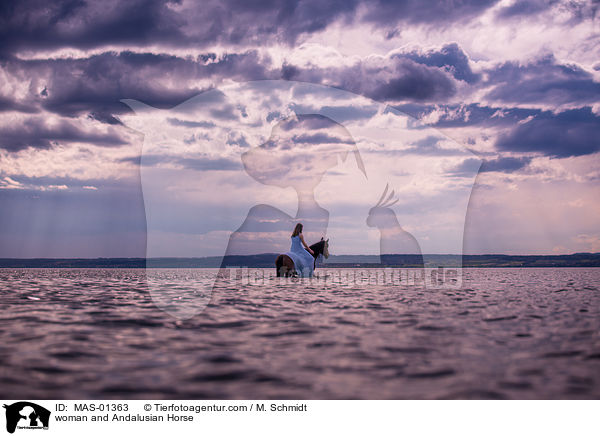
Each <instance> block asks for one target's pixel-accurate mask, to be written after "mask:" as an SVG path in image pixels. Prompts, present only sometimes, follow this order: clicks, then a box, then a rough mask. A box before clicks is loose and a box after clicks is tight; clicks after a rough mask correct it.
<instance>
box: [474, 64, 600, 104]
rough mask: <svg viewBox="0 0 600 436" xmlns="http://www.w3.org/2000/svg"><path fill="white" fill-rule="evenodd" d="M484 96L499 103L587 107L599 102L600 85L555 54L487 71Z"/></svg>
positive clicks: (587, 73) (589, 75)
mask: <svg viewBox="0 0 600 436" xmlns="http://www.w3.org/2000/svg"><path fill="white" fill-rule="evenodd" d="M486 74H487V75H488V80H487V81H486V83H485V84H484V86H491V87H492V89H491V90H490V91H489V92H488V93H487V95H486V96H485V97H486V98H487V99H490V100H492V101H497V102H510V103H523V104H530V103H547V104H551V105H561V104H569V103H575V104H580V105H581V104H585V103H591V102H598V100H599V95H600V83H598V82H596V81H595V80H594V77H593V76H592V74H591V73H590V72H588V71H586V70H584V69H583V68H581V67H580V66H578V65H575V64H562V63H560V62H558V61H557V60H556V59H555V58H554V56H553V55H547V56H544V57H542V58H540V59H537V60H533V61H531V62H528V63H525V64H521V63H518V62H505V63H503V64H500V65H498V66H495V67H494V68H491V69H489V70H487V71H486Z"/></svg>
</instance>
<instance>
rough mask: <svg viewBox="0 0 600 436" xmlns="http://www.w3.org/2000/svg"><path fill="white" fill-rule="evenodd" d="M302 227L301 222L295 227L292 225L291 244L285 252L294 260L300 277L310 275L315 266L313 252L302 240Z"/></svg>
mask: <svg viewBox="0 0 600 436" xmlns="http://www.w3.org/2000/svg"><path fill="white" fill-rule="evenodd" d="M302 228H303V226H302V224H301V223H298V224H296V227H294V232H293V233H292V246H291V248H290V251H288V252H287V253H285V254H286V255H287V256H289V257H290V258H291V259H292V260H293V261H294V266H295V267H296V272H297V273H298V274H299V275H300V276H301V277H312V275H313V271H314V268H315V264H314V262H315V258H314V257H313V256H314V254H315V253H314V252H313V251H312V250H311V249H310V247H309V246H308V245H307V244H306V242H305V241H304V236H303V235H302ZM302 245H304V248H302Z"/></svg>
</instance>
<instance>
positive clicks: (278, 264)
mask: <svg viewBox="0 0 600 436" xmlns="http://www.w3.org/2000/svg"><path fill="white" fill-rule="evenodd" d="M282 266H283V256H282V255H281V254H280V255H279V256H277V259H276V260H275V270H276V271H277V277H281V267H282Z"/></svg>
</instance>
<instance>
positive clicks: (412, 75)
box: [282, 54, 456, 102]
mask: <svg viewBox="0 0 600 436" xmlns="http://www.w3.org/2000/svg"><path fill="white" fill-rule="evenodd" d="M282 77H283V78H285V79H287V80H298V81H305V82H311V83H323V84H327V85H333V86H336V87H339V88H342V89H345V90H348V91H351V92H354V93H357V94H360V95H364V96H367V97H370V98H372V99H374V100H379V101H386V102H398V101H405V100H414V101H440V100H446V99H447V98H449V97H450V96H452V95H454V94H455V92H456V86H455V84H454V81H453V79H452V78H451V77H450V76H449V75H448V74H447V73H446V72H444V71H442V70H441V69H439V68H437V67H432V66H428V65H423V64H420V63H418V62H415V61H414V60H412V59H408V58H405V57H401V56H399V55H397V54H395V55H391V56H386V57H381V58H372V57H369V58H365V59H361V60H359V61H358V62H356V63H355V64H354V65H351V66H340V67H325V68H319V67H316V66H313V67H310V66H309V67H304V68H300V67H297V66H294V65H291V64H285V65H284V66H283V68H282Z"/></svg>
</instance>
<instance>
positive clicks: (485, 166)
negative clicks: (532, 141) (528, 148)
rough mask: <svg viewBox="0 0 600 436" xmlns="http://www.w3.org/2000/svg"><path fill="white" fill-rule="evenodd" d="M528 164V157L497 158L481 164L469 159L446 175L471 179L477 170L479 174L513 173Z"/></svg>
mask: <svg viewBox="0 0 600 436" xmlns="http://www.w3.org/2000/svg"><path fill="white" fill-rule="evenodd" d="M530 162H531V158H530V157H499V158H496V159H489V160H484V161H483V162H481V161H480V160H479V159H475V158H469V159H465V160H464V161H462V162H461V163H460V164H458V165H457V166H455V167H452V168H451V169H450V170H448V172H447V173H448V174H449V175H452V176H457V177H463V176H468V177H471V176H472V175H473V172H477V170H478V169H479V172H480V173H491V172H498V173H514V172H516V171H519V170H521V169H523V168H525V167H526V166H527V165H529V163H530ZM479 165H481V167H480V166H479Z"/></svg>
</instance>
